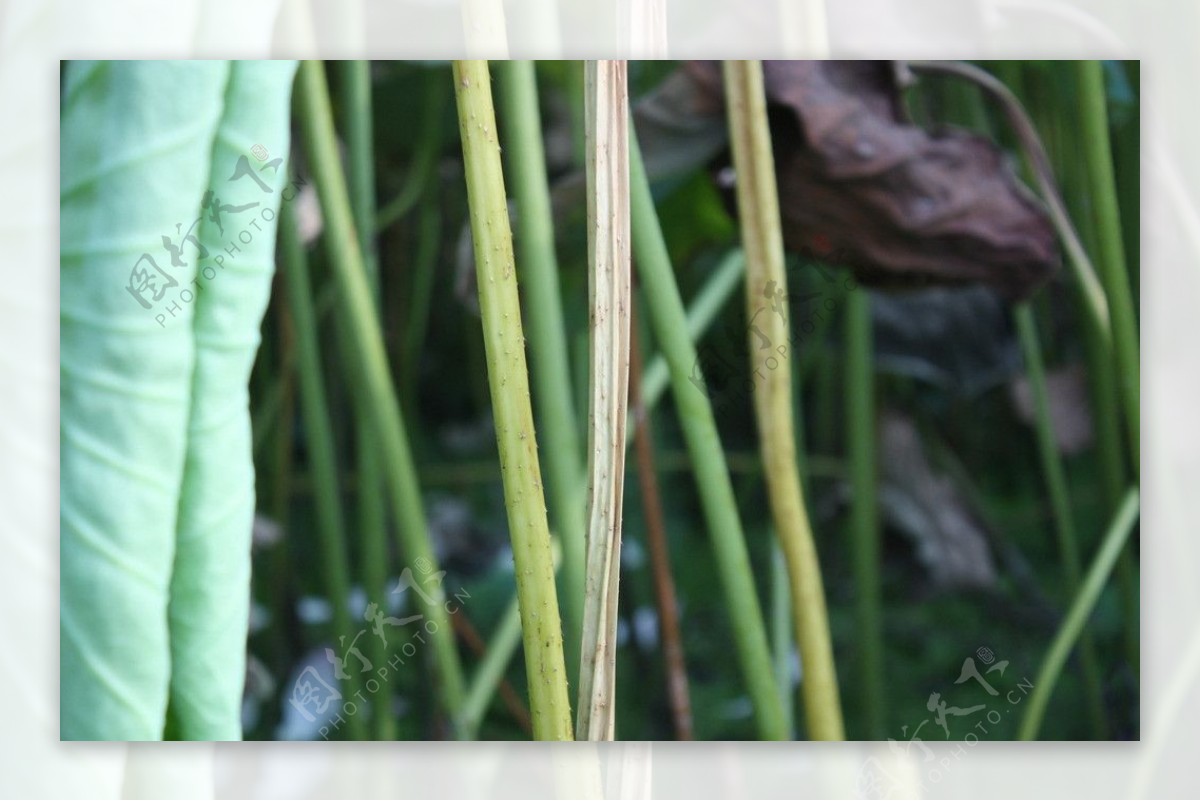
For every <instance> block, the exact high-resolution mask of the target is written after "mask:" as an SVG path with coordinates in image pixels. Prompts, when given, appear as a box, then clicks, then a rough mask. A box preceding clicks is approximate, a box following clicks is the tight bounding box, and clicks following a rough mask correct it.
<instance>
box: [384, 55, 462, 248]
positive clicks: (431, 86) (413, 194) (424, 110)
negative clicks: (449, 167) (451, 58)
mask: <svg viewBox="0 0 1200 801" xmlns="http://www.w3.org/2000/svg"><path fill="white" fill-rule="evenodd" d="M440 79H441V71H440V70H439V71H438V74H437V75H430V76H428V77H427V78H426V83H425V87H426V88H425V97H424V98H423V102H422V105H421V114H420V120H421V123H422V125H421V134H420V138H419V139H418V140H417V146H416V152H415V153H414V154H413V165H412V168H411V169H410V171H409V173H408V177H407V179H406V180H405V183H404V186H403V188H401V190H400V192H399V194H397V195H396V197H395V198H393V199H392V200H391V201H390V202H389V203H387V204H386V205H385V206H384V207H383V208H381V209H380V210H379V212H378V214H376V215H375V228H376V230H380V231H382V230H383V229H384V228H387V227H388V226H389V225H391V224H392V223H394V222H396V221H397V220H399V219H400V218H401V217H403V216H404V215H405V214H408V212H409V211H411V210H412V208H413V207H414V206H416V205H417V201H418V200H420V199H421V197H422V195H424V194H425V192H426V190H427V188H428V187H429V185H430V178H431V177H432V176H433V172H434V167H435V166H437V161H438V152H439V150H440V149H441V146H442V118H443V117H442V115H443V113H444V111H445V108H446V97H447V92H446V90H445V89H444V88H443V86H442V83H441V80H440Z"/></svg>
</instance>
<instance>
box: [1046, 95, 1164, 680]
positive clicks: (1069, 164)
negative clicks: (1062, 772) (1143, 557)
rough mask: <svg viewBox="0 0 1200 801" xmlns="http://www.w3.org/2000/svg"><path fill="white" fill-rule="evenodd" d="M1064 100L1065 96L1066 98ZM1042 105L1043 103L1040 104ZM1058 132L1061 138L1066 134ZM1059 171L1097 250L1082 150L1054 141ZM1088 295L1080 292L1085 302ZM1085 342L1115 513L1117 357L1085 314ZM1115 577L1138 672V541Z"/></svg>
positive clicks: (1124, 481) (1058, 124)
mask: <svg viewBox="0 0 1200 801" xmlns="http://www.w3.org/2000/svg"><path fill="white" fill-rule="evenodd" d="M1064 100H1066V98H1064ZM1058 106H1060V104H1058V103H1055V108H1051V109H1046V113H1045V114H1039V118H1043V120H1044V125H1051V126H1052V130H1054V131H1055V132H1062V131H1063V130H1064V128H1066V120H1064V119H1063V116H1064V114H1063V112H1062V110H1061V109H1060V108H1058ZM1039 110H1040V109H1039ZM1062 138H1063V137H1062V135H1061V133H1060V135H1058V137H1057V140H1060V141H1061V140H1062ZM1051 156H1052V157H1054V158H1055V163H1056V168H1057V170H1058V173H1060V175H1062V181H1063V186H1064V189H1066V191H1064V195H1066V199H1067V203H1068V206H1069V209H1070V213H1072V217H1073V218H1074V219H1078V221H1079V223H1078V224H1079V231H1080V236H1081V239H1082V241H1084V243H1085V247H1086V248H1087V251H1088V252H1091V253H1096V252H1098V246H1097V236H1096V221H1094V217H1093V216H1092V215H1088V213H1086V210H1085V207H1084V206H1085V204H1084V199H1085V198H1086V194H1087V192H1086V188H1085V187H1084V185H1082V180H1084V170H1082V159H1081V158H1080V155H1079V151H1078V150H1076V149H1068V147H1067V146H1056V147H1054V149H1052V150H1051ZM1084 302H1085V301H1084V299H1082V297H1081V296H1080V297H1079V303H1080V305H1082V303H1084ZM1084 320H1085V325H1084V345H1085V354H1086V360H1087V383H1088V395H1090V397H1091V406H1092V421H1093V427H1094V429H1096V451H1097V456H1098V458H1099V468H1100V487H1102V490H1103V495H1104V504H1103V508H1104V513H1105V514H1106V516H1109V517H1111V516H1114V514H1116V511H1117V505H1118V504H1120V502H1121V495H1122V492H1123V488H1124V487H1127V486H1128V483H1129V476H1128V466H1127V465H1128V463H1127V462H1126V460H1124V453H1123V446H1122V417H1121V409H1120V403H1121V402H1120V397H1118V395H1117V381H1116V361H1115V360H1114V359H1112V354H1111V353H1110V351H1109V350H1108V349H1106V348H1105V344H1104V343H1105V337H1104V333H1103V332H1100V331H1098V330H1097V329H1096V323H1094V321H1093V320H1092V319H1091V318H1090V317H1087V315H1086V314H1085V315H1084ZM1117 579H1118V582H1120V585H1121V612H1122V619H1123V622H1122V628H1123V631H1122V636H1123V640H1124V651H1126V661H1127V662H1128V663H1129V668H1130V669H1132V670H1133V673H1134V676H1135V677H1136V676H1138V675H1139V673H1140V662H1141V660H1140V657H1141V654H1140V649H1141V638H1140V630H1141V614H1140V607H1141V603H1140V598H1139V594H1138V565H1136V562H1135V556H1134V543H1133V541H1130V542H1129V544H1127V546H1126V548H1124V549H1123V550H1122V552H1121V558H1120V559H1118V560H1117Z"/></svg>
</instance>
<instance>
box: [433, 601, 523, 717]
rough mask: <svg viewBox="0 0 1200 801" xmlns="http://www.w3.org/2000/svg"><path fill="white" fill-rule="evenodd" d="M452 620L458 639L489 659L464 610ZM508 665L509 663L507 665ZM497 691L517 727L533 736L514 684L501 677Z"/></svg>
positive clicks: (455, 613)
mask: <svg viewBox="0 0 1200 801" xmlns="http://www.w3.org/2000/svg"><path fill="white" fill-rule="evenodd" d="M513 605H514V606H515V605H516V597H515V596H514V597H513ZM450 619H451V620H452V621H454V633H455V634H457V635H458V638H459V639H460V640H462V642H464V643H465V644H466V646H467V647H468V648H470V649H471V651H472V652H473V653H474V654H475V656H477V657H479V658H480V659H484V658H486V657H487V643H485V642H484V641H483V638H481V637H480V636H479V632H478V631H476V630H475V627H474V626H472V625H471V620H470V619H469V618H468V617H467V616H466V615H465V614H463V612H462V610H461V609H460V610H457V611H455V612H454V613H453V614H451V615H450ZM517 621H518V623H517V629H518V630H517V641H518V642H520V637H521V632H520V616H519V610H518V618H517ZM506 664H507V663H506ZM496 689H497V691H498V692H499V693H500V698H501V700H502V701H504V705H505V706H507V707H508V711H509V712H510V713H511V714H512V716H513V719H514V720H516V722H517V725H518V726H520V727H521V730H522V731H524V732H525V733H526V734H528V735H531V736H532V734H533V723H532V722H530V720H529V709H528V707H526V706H525V702H524V701H522V700H521V696H519V695H517V691H516V690H514V689H513V686H512V684H510V683H509V681H508V679H506V678H504V677H503V676H501V677H500V681H499V683H498V684H497V685H496Z"/></svg>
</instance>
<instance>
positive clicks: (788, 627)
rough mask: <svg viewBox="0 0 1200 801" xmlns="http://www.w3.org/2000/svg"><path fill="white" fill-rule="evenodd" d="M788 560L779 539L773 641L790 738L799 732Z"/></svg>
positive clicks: (773, 584)
mask: <svg viewBox="0 0 1200 801" xmlns="http://www.w3.org/2000/svg"><path fill="white" fill-rule="evenodd" d="M788 583H789V582H788V572H787V562H786V561H784V558H783V551H781V550H780V549H779V543H778V542H777V543H775V544H774V546H773V547H772V548H771V642H772V644H773V645H774V648H773V649H772V652H773V654H774V656H775V683H776V684H778V685H779V696H780V697H781V698H783V716H784V720H785V721H786V723H787V728H788V738H789V739H795V736H796V714H795V707H796V701H795V695H794V694H793V693H792V643H793V638H792V596H791V592H790V591H789V589H788Z"/></svg>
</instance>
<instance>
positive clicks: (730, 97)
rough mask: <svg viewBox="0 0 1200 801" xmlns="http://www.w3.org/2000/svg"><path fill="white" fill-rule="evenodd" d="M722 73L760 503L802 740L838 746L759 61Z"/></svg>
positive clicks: (732, 65) (838, 720)
mask: <svg viewBox="0 0 1200 801" xmlns="http://www.w3.org/2000/svg"><path fill="white" fill-rule="evenodd" d="M724 72H725V95H726V108H727V110H728V112H729V130H730V135H731V139H732V143H733V159H734V166H735V167H736V169H737V176H738V181H737V198H738V216H739V219H740V221H741V227H742V243H743V246H744V247H745V250H746V304H747V310H746V313H747V319H749V320H751V324H752V325H756V326H757V327H758V329H759V330H761V332H762V334H763V335H764V336H766V337H767V340H768V341H769V342H770V343H771V345H772V347H770V348H769V350H768V351H767V352H763V351H762V349H761V346H760V344H759V341H758V336H757V334H752V335H750V336H749V337H748V339H749V340H750V342H749V345H750V359H751V367H752V368H753V372H754V375H755V382H754V408H755V413H756V414H755V416H756V418H757V420H758V433H759V446H760V448H761V451H762V457H763V465H764V467H765V471H764V472H765V477H766V482H767V498H768V500H769V501H770V504H771V512H772V517H773V518H774V522H775V533H776V536H777V538H778V540H779V547H780V548H781V549H782V550H783V555H784V560H785V561H786V563H787V568H788V577H789V579H790V581H791V587H790V593H789V594H790V596H791V600H792V622H793V624H794V625H795V627H796V643H797V645H798V647H799V649H800V659H801V662H802V664H803V665H804V682H803V684H802V685H801V690H802V692H803V694H804V708H805V713H806V718H807V722H808V734H809V737H811V738H812V739H814V740H842V739H845V732H844V729H843V726H842V710H841V704H840V702H839V699H838V683H837V670H836V669H835V668H834V664H833V643H832V641H831V638H830V635H829V619H828V613H827V612H826V609H825V589H824V586H823V583H822V580H821V563H820V561H819V560H818V558H817V548H816V543H815V542H814V541H813V533H812V526H811V524H810V523H809V519H808V511H807V509H805V505H804V496H803V494H802V493H801V490H800V469H799V467H798V465H797V462H796V432H795V427H794V425H793V421H792V409H793V407H792V375H791V361H790V359H789V358H788V357H787V351H788V343H790V342H791V337H790V336H789V331H788V322H787V317H786V314H785V312H786V308H787V306H786V303H787V301H786V298H787V274H786V272H785V270H784V263H783V233H782V231H781V229H780V220H779V196H778V193H777V190H776V187H775V161H774V158H773V156H772V154H771V131H770V127H769V126H768V122H767V100H766V94H765V92H764V90H763V75H762V65H761V63H759V62H757V61H726V62H725V68H724ZM766 299H769V300H770V301H771V302H773V304H774V308H767V307H766V306H765V305H764V300H766ZM760 375H761V378H759V376H760Z"/></svg>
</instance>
